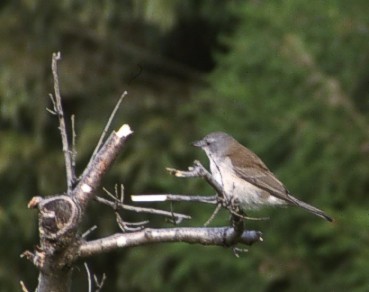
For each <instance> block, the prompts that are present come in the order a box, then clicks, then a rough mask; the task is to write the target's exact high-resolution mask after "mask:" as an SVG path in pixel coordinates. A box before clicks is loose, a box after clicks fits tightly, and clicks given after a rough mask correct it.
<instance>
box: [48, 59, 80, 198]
mask: <svg viewBox="0 0 369 292" xmlns="http://www.w3.org/2000/svg"><path fill="white" fill-rule="evenodd" d="M60 59H61V56H60V52H58V53H53V56H52V62H51V69H52V73H53V78H54V93H55V98H54V97H53V96H52V95H51V94H50V98H51V100H52V102H53V105H54V112H55V113H56V114H57V116H58V119H59V130H60V134H61V139H62V144H63V152H64V160H65V169H66V176H67V187H68V195H70V194H71V192H72V187H73V183H74V181H73V179H74V177H75V170H74V168H73V165H72V158H71V152H70V149H69V142H68V135H67V129H66V126H65V119H64V112H63V106H62V103H61V95H60V88H59V77H58V67H57V65H58V61H59V60H60Z"/></svg>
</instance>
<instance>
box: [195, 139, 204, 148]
mask: <svg viewBox="0 0 369 292" xmlns="http://www.w3.org/2000/svg"><path fill="white" fill-rule="evenodd" d="M192 145H193V146H195V147H200V148H201V147H204V146H205V141H204V140H198V141H195V142H193V143H192Z"/></svg>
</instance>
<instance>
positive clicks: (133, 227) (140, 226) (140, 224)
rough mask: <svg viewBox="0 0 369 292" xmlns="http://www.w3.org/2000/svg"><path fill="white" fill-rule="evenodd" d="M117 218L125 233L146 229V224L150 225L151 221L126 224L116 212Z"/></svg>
mask: <svg viewBox="0 0 369 292" xmlns="http://www.w3.org/2000/svg"><path fill="white" fill-rule="evenodd" d="M115 217H116V220H117V223H118V226H119V228H120V230H122V232H123V233H125V232H127V231H139V230H142V229H144V228H145V224H147V223H149V221H142V222H134V223H131V222H125V221H124V220H123V219H122V217H121V216H120V214H119V213H118V212H115Z"/></svg>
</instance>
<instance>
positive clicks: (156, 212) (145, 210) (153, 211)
mask: <svg viewBox="0 0 369 292" xmlns="http://www.w3.org/2000/svg"><path fill="white" fill-rule="evenodd" d="M95 200H96V201H98V202H99V203H101V204H104V205H107V206H109V207H111V208H113V209H114V210H116V209H123V210H127V211H131V212H135V213H148V214H154V215H161V216H165V217H169V218H171V217H173V215H174V216H175V217H177V218H178V219H191V216H188V215H184V214H180V213H171V212H168V211H164V210H158V209H153V208H142V207H135V206H130V205H126V204H122V203H121V202H119V201H114V202H111V201H108V200H106V199H104V198H102V197H99V196H96V198H95Z"/></svg>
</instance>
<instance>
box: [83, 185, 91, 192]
mask: <svg viewBox="0 0 369 292" xmlns="http://www.w3.org/2000/svg"><path fill="white" fill-rule="evenodd" d="M81 189H82V191H83V192H84V193H90V192H91V191H92V188H91V187H90V186H89V185H88V184H83V185H82V186H81Z"/></svg>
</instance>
